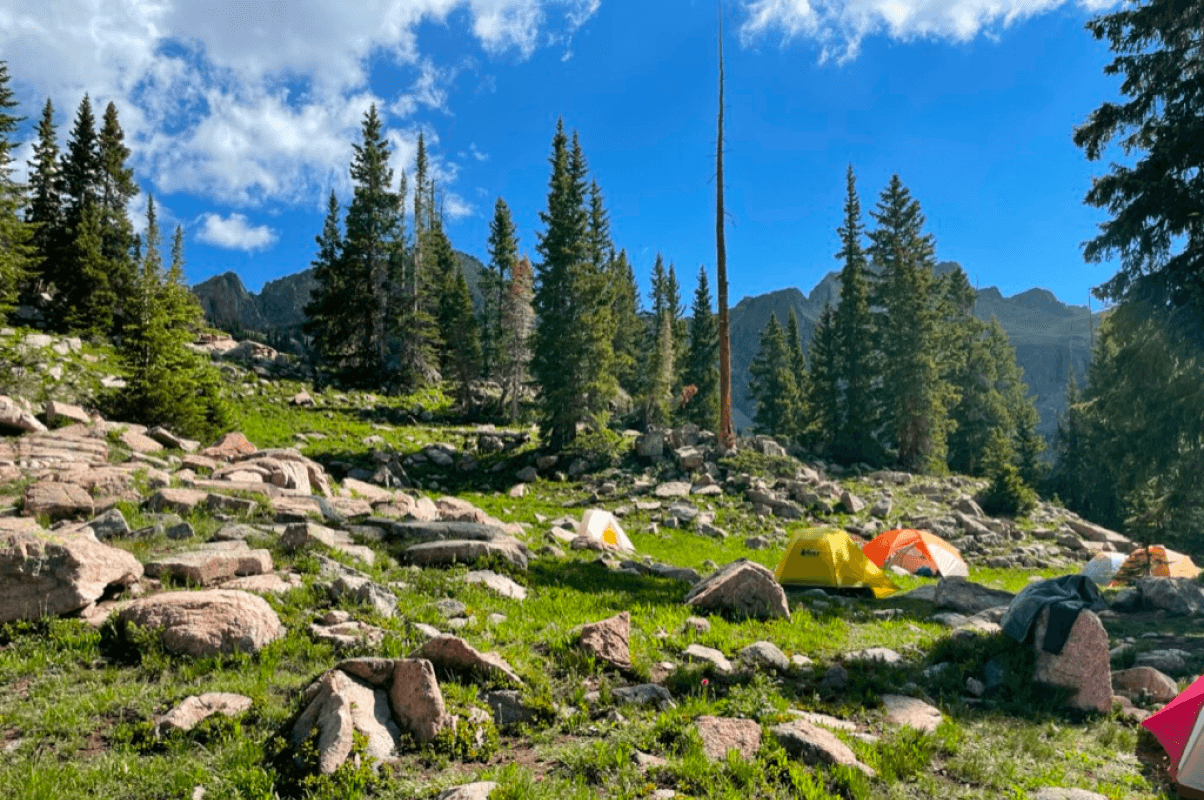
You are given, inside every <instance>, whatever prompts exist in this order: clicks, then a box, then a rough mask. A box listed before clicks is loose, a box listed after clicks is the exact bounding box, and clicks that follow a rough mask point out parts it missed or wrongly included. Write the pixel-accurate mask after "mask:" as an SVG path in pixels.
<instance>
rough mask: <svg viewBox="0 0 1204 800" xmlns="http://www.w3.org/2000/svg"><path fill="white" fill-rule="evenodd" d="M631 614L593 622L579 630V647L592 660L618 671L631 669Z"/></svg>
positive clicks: (625, 613) (626, 613)
mask: <svg viewBox="0 0 1204 800" xmlns="http://www.w3.org/2000/svg"><path fill="white" fill-rule="evenodd" d="M630 636H631V614H630V613H628V612H626V611H624V612H622V613H621V614H618V615H616V616H613V617H611V618H609V619H604V620H602V621H601V622H594V623H590V624H589V625H586V626H585V627H583V628H582V629H581V639H580V646H581V647H582V649H584V650H585V651H586V652H587V653H589V654H590V655H592V656H593V657H594V658H596V659H598V660H599V661H602V662H604V663H606V664H609V665H611V666H612V667H616V668H618V669H623V670H627V669H631V666H632V665H631V651H630V649H629V646H628V640H629V638H630Z"/></svg>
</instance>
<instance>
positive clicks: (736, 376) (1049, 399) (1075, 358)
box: [731, 261, 1101, 437]
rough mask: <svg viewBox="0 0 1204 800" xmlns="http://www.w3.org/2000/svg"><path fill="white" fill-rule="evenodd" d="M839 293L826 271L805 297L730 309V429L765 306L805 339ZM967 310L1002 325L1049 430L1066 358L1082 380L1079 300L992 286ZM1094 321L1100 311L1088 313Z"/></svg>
mask: <svg viewBox="0 0 1204 800" xmlns="http://www.w3.org/2000/svg"><path fill="white" fill-rule="evenodd" d="M957 266H959V265H958V264H957V263H956V262H952V261H946V262H942V263H941V264H939V265H938V266H937V272H938V273H941V274H944V273H947V272H950V271H952V270H953V269H954V268H955V267H957ZM839 299H840V278H839V277H838V274H837V273H836V272H829V273H828V274H827V275H825V276H824V278H823V280H821V281H820V282H819V284H818V285H817V286H816V287H815V288H814V289H812V290H811V294H810V295H807V296H804V295H803V293H802V292H800V291H799V290H797V289H779V290H778V291H775V292H770V293H768V294H763V295H758V296H757V297H746V298H744V299H743V300H741V301H740V302H739V303H737V304H736V306H735V307H734V308H733V309H732V310H731V326H732V411H733V417H734V419H735V423H736V426H737V428H742V427H746V426H748V425H750V424H751V422H750V420H751V417H752V414H753V410H754V407H753V402H752V400H751V399H750V398H749V397H748V377H749V376H748V366H749V364H750V363H751V362H752V360H753V358H754V357H755V356H756V353H757V348H758V346H759V344H760V336H761V330H762V329H763V328H764V327H765V324H766V323H767V322H768V321H769V315H770V314H771V313H775V314H777V317H778V320H779V321H780V322H782V323H783V324H785V321H786V319H787V315H788V314H789V313H790V310H791V309H794V312H795V314H796V316H798V320H799V330H800V332H801V333H802V336H803V341H804V343H807V342H810V341H811V335H812V332H813V331H814V330H815V324H816V321H817V320H818V319H819V315H820V313H821V312H822V311H823V307H824V302H825V301H827V302H829V303H831V304H832V305H833V307H835V305H836V303H837V302H839ZM974 315H975V316H976V317H978V318H979V319H982V320H990V318H991V317H992V315H993V316H995V317H997V318H998V319H999V323H1000V324H1001V325H1003V329H1004V330H1005V331H1007V334H1008V338H1009V340H1011V342H1012V346H1013V347H1015V348H1016V361H1017V363H1019V364H1020V366H1021V367H1023V368H1024V380H1025V382H1026V383H1027V384H1028V387H1029V393H1030V394H1031V395H1034V396H1035V404H1036V407H1037V411H1038V413H1039V414H1040V415H1041V422H1040V425H1039V428H1038V430H1039V431H1040V432H1041V433H1043V434H1045V435H1046V436H1047V437H1052V436H1053V433H1054V431H1055V430H1056V427H1057V415H1058V413H1059V412H1060V411H1062V410H1063V409H1064V408H1065V407H1066V381H1067V379H1068V378H1069V376H1070V371H1069V370H1070V365H1071V364H1073V366H1074V371H1075V380H1077V381H1078V382H1079V384H1080V385H1082V384H1083V383H1084V382H1085V381H1086V375H1087V365H1088V363H1089V362H1090V358H1091V354H1090V338H1091V324H1092V323H1091V322H1090V321H1089V320H1088V316H1089V315H1088V310H1087V307H1086V306H1068V305H1066V304H1064V303H1062V302H1061V301H1060V300H1058V299H1057V298H1056V297H1055V296H1054V295H1053V294H1052V293H1051V292H1049V291H1048V290H1046V289H1029V290H1028V291H1025V292H1021V293H1020V294H1017V295H1013V296H1012V297H1004V296H1003V295H1002V294H1000V292H999V290H998V289H996V288H995V287H994V286H991V287H988V288H986V289H982V290H980V291H979V292H978V299H977V302H976V303H975V306H974ZM1094 318H1095V321H1094V325H1095V327H1096V328H1098V327H1099V325H1100V322H1101V314H1099V313H1096V314H1095V315H1094Z"/></svg>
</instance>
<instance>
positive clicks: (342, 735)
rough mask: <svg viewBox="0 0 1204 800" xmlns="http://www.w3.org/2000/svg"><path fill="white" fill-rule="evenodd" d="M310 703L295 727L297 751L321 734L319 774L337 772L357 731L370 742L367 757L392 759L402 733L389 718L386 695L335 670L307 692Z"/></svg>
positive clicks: (348, 753)
mask: <svg viewBox="0 0 1204 800" xmlns="http://www.w3.org/2000/svg"><path fill="white" fill-rule="evenodd" d="M306 694H307V696H309V697H310V698H311V699H310V703H309V705H308V706H307V707H306V709H305V711H303V712H302V713H301V716H300V717H298V718H297V721H296V722H295V723H294V724H293V730H292V737H291V738H292V744H293V747H294V748H297V747H300V746H301V744H302V743H303V742H304V741H305V740H306V739H307V738H308V737H309V735H310V732H311V731H312V730H313V729H314V728H315V727H316V728H317V730H318V771H319V772H320V773H321V774H323V775H329V774H330V773H332V772H334V771H335V770H336V769H338V768H339V767H340V766H342V764H343V762H344V761H346V760H347V756H349V755H350V754H351V746H352V744H353V739H352V737H353V735H354V733H355V732H356V731H358V732H360V733H362V734H364V735H365V736H366V737H367V738H368V746H367V755H369V756H372V757H373V758H376V759H378V760H384V759H386V758H389V757H390V756H392V755H393V753H394V752H395V749H396V744H397V736H398V734H399V733H400V732H401V731H400V729H399V728H398V727H397V723H395V722H394V721H393V719H392V717H391V716H390V713H389V698H388V695H386V693H385V692H384V691H381V690H378V689H373V688H372V687H371V686H368V685H367V684H365V683H363V682H362V681H359V680H356V679H355V678H352V677H351V676H349V675H347V674H346V673H344V672H342V671H340V670H337V669H332V670H329V671H327V672H326V673H325V674H323V675H322V677H321V678H319V679H318V682H317V686H316V690H315V687H310V690H308V691H307V692H306Z"/></svg>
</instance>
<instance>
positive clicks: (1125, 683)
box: [1112, 667, 1179, 703]
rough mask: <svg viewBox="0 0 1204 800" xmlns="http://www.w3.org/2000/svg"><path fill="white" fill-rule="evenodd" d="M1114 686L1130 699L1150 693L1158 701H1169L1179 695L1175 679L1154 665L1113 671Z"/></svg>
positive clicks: (1117, 691) (1119, 692)
mask: <svg viewBox="0 0 1204 800" xmlns="http://www.w3.org/2000/svg"><path fill="white" fill-rule="evenodd" d="M1112 688H1113V690H1115V692H1116V693H1117V694H1120V695H1124V696H1126V697H1128V698H1129V699H1134V698H1137V697H1140V696H1141V695H1143V694H1145V695H1149V697H1150V699H1151V700H1153V701H1154V702H1156V703H1169V702H1170V701H1172V700H1174V699H1175V698H1176V697H1178V696H1179V687H1178V685H1176V684H1175V681H1174V680H1173V679H1172V678H1171V677H1170V676H1169V675H1166V674H1165V673H1163V672H1159V671H1158V670H1156V669H1154V668H1153V667H1133V668H1132V669H1120V670H1117V671H1115V672H1113V673H1112Z"/></svg>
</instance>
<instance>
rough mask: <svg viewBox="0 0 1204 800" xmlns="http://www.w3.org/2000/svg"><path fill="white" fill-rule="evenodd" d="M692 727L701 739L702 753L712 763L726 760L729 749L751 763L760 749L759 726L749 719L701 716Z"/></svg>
mask: <svg viewBox="0 0 1204 800" xmlns="http://www.w3.org/2000/svg"><path fill="white" fill-rule="evenodd" d="M694 727H695V728H697V729H698V735H699V737H701V738H702V749H703V752H704V753H706V756H707V758H709V759H711V760H712V761H722V760H723V759H725V758H727V752H728V750H731V749H735V750H737V751H738V752H739V753H740V755H741V756H743V757H744V758H745V759H746V760H748V761H751V760H753V759H754V758H756V757H757V753H758V751H760V749H761V726H760V725H758V724H757V723H755V722H753V721H752V720H751V719H729V718H727V717H710V716H703V717H699V718H698V719H696V720H694Z"/></svg>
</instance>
